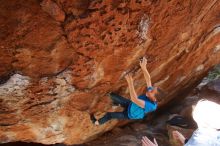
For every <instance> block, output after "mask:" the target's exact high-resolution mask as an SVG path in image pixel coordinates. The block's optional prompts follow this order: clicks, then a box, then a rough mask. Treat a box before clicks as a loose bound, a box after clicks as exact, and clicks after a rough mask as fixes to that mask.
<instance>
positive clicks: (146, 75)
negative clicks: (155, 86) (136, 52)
mask: <svg viewBox="0 0 220 146" xmlns="http://www.w3.org/2000/svg"><path fill="white" fill-rule="evenodd" d="M146 65H147V59H146V58H145V57H143V59H142V60H141V61H140V67H141V69H142V71H143V74H144V78H145V80H146V83H147V87H151V86H152V83H151V77H150V74H149V72H148V70H147V68H146Z"/></svg>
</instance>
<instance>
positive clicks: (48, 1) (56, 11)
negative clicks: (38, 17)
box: [41, 0, 65, 22]
mask: <svg viewBox="0 0 220 146" xmlns="http://www.w3.org/2000/svg"><path fill="white" fill-rule="evenodd" d="M41 6H42V9H43V10H44V11H46V12H47V13H48V14H50V15H51V16H52V17H53V18H54V19H55V20H56V21H61V22H63V21H64V19H65V13H64V12H63V11H62V10H61V9H60V8H59V6H58V5H57V4H56V3H55V2H53V1H52V0H43V1H42V2H41Z"/></svg>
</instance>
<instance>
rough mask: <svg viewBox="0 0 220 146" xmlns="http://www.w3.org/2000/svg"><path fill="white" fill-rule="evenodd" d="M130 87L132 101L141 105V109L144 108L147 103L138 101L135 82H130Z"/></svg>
mask: <svg viewBox="0 0 220 146" xmlns="http://www.w3.org/2000/svg"><path fill="white" fill-rule="evenodd" d="M128 87H129V93H130V96H131V101H132V102H134V103H136V104H137V105H139V106H140V107H142V108H144V106H145V103H144V101H143V100H140V99H138V97H137V93H136V92H135V89H134V85H133V82H130V83H129V84H128Z"/></svg>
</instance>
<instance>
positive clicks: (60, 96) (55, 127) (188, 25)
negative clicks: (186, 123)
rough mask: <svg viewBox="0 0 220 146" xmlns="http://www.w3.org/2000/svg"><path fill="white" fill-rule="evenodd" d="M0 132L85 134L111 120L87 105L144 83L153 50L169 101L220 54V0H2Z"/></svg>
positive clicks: (3, 136)
mask: <svg viewBox="0 0 220 146" xmlns="http://www.w3.org/2000/svg"><path fill="white" fill-rule="evenodd" d="M0 3H1V5H0V54H1V57H0V83H1V84H0V141H1V142H2V143H5V142H10V141H26V142H39V143H44V144H52V143H66V144H78V143H83V142H86V141H89V140H91V139H93V138H95V137H96V136H98V135H99V134H101V133H103V132H105V131H108V130H110V129H112V128H113V127H114V126H115V125H116V124H117V121H111V122H109V123H107V124H105V125H103V126H99V127H96V126H94V125H93V124H92V123H91V122H90V120H89V113H94V112H95V113H96V114H97V116H99V115H102V114H103V113H104V112H105V111H108V110H110V109H111V101H110V99H109V98H108V97H107V96H106V93H108V92H109V91H117V92H119V93H120V94H122V95H125V96H127V97H128V90H127V85H126V82H125V80H124V78H123V77H124V72H133V76H134V78H135V88H136V90H137V91H138V92H139V93H140V92H141V90H142V87H143V86H144V85H145V83H144V80H143V75H142V74H141V71H140V69H139V67H138V59H139V57H142V56H146V57H147V58H148V60H149V63H148V68H149V71H150V73H151V75H152V80H153V82H154V83H155V85H158V86H160V87H161V88H163V90H164V91H165V92H166V93H167V96H166V97H164V100H163V104H162V106H163V105H166V104H167V103H169V102H170V101H172V100H173V99H174V98H175V99H178V96H177V95H179V94H181V93H184V92H185V91H186V90H187V89H188V88H191V87H193V86H194V85H195V84H196V83H197V82H198V81H199V80H201V78H202V77H203V76H204V75H205V74H206V73H207V71H208V70H209V69H210V68H211V67H212V66H213V65H215V64H217V63H219V62H220V41H219V40H220V17H219V12H220V1H218V0H200V1H192V0H185V1H182V0H161V1H160V0H147V1H144V0H129V1H125V0H123V1H122V0H117V1H114V0H92V1H90V0H43V1H40V0H10V1H5V0H0Z"/></svg>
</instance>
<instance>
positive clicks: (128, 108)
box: [91, 57, 158, 125]
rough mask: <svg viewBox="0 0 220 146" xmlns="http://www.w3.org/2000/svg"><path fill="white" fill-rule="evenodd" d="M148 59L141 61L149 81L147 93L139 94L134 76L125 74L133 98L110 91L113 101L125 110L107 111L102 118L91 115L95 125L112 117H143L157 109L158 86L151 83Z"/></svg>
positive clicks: (146, 78) (147, 81) (145, 76)
mask: <svg viewBox="0 0 220 146" xmlns="http://www.w3.org/2000/svg"><path fill="white" fill-rule="evenodd" d="M146 65H147V59H146V58H145V57H143V59H142V60H141V61H140V67H141V69H142V71H143V74H144V78H145V80H146V83H147V88H146V93H145V94H143V95H139V96H137V93H136V92H135V89H134V84H133V78H132V76H131V75H130V74H127V75H126V76H125V79H126V81H127V83H128V87H129V93H130V97H131V100H129V99H126V98H124V97H122V96H120V95H117V94H116V93H110V94H109V95H110V97H111V99H112V100H113V103H114V104H116V105H119V106H122V107H124V111H123V112H107V113H106V114H105V115H104V116H103V117H102V118H100V119H99V120H97V119H96V118H95V116H94V115H91V120H92V122H93V123H94V124H95V125H101V124H104V123H105V122H107V121H109V120H111V119H143V118H144V116H145V115H146V114H147V113H149V112H152V111H155V110H156V109H157V105H158V103H157V98H156V94H157V93H158V88H157V87H153V86H152V84H151V78H150V74H149V72H148V70H147V68H146Z"/></svg>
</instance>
